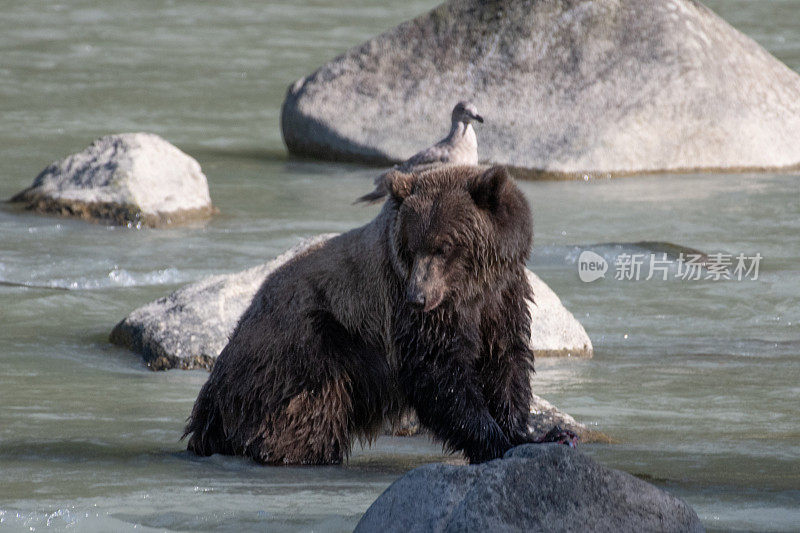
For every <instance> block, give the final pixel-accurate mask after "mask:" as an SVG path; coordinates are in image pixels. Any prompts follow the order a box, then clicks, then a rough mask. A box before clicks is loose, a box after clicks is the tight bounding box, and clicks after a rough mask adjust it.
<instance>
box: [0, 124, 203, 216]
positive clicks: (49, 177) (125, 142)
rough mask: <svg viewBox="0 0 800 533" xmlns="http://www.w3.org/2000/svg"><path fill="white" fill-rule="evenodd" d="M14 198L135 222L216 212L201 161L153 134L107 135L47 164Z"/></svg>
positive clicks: (37, 207)
mask: <svg viewBox="0 0 800 533" xmlns="http://www.w3.org/2000/svg"><path fill="white" fill-rule="evenodd" d="M10 201H11V202H20V203H24V204H25V207H26V208H28V209H31V210H34V211H37V212H40V213H48V214H56V215H62V216H70V217H77V218H81V219H84V220H92V221H100V222H105V223H112V224H118V225H123V226H124V225H127V226H136V227H140V226H152V227H157V226H163V225H170V224H177V223H182V222H187V221H190V220H195V219H201V218H206V217H209V216H210V215H212V214H213V213H214V211H215V209H214V207H213V206H212V205H211V198H210V197H209V194H208V183H207V181H206V177H205V175H204V174H203V172H202V171H201V170H200V165H199V164H198V163H197V161H195V160H194V159H192V158H191V157H189V156H188V155H186V154H185V153H183V152H182V151H180V150H179V149H178V148H176V147H175V146H173V145H172V144H170V143H168V142H167V141H165V140H164V139H162V138H161V137H159V136H158V135H154V134H152V133H123V134H119V135H108V136H106V137H102V138H100V139H98V140H96V141H95V142H94V143H92V145H91V146H89V147H88V148H87V149H86V150H84V151H82V152H79V153H76V154H73V155H71V156H68V157H66V158H64V159H62V160H60V161H57V162H55V163H53V164H51V165H50V166H48V167H47V168H45V169H44V170H43V171H42V172H41V173H40V174H39V175H38V176H37V177H36V179H35V180H34V182H33V185H31V186H30V187H29V188H27V189H25V190H24V191H22V192H20V193H19V194H17V195H16V196H14V197H13V198H11V200H10Z"/></svg>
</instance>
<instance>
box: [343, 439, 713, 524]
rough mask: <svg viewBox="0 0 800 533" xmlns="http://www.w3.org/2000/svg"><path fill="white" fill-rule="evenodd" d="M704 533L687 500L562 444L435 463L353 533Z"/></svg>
mask: <svg viewBox="0 0 800 533" xmlns="http://www.w3.org/2000/svg"><path fill="white" fill-rule="evenodd" d="M372 531H398V532H403V533H406V532H408V531H431V532H434V531H482V532H489V531H608V532H613V533H617V532H621V531H675V532H678V531H680V532H684V531H703V526H702V524H701V523H700V520H699V518H698V517H697V514H695V512H694V511H693V510H692V508H691V507H689V506H688V505H687V504H686V503H685V502H683V501H682V500H680V499H678V498H676V497H674V496H672V495H670V494H669V493H667V492H665V491H664V490H661V489H659V488H658V487H655V486H653V485H651V484H649V483H647V482H645V481H642V480H640V479H638V478H635V477H633V476H631V475H630V474H626V473H624V472H620V471H619V470H612V469H609V468H606V467H604V466H602V465H600V464H598V463H597V462H595V461H594V460H593V459H591V458H589V457H587V456H586V455H584V454H582V453H581V452H579V451H577V450H575V449H572V448H569V447H567V446H563V445H558V444H538V445H537V444H529V445H525V446H519V447H517V448H513V449H512V450H510V451H509V452H508V453H507V454H506V457H505V458H504V459H498V460H495V461H490V462H488V463H484V464H481V465H475V466H453V465H446V464H433V465H426V466H422V467H420V468H416V469H414V470H412V471H411V472H409V473H407V474H406V475H405V476H403V477H402V478H400V479H399V480H397V481H395V482H394V483H393V484H392V485H391V486H390V487H389V488H388V489H386V491H385V492H384V493H383V494H382V495H381V496H380V497H379V498H378V499H377V500H376V501H375V502H374V503H373V504H372V505H371V506H370V508H369V509H368V510H367V512H366V514H365V515H364V516H363V518H362V519H361V521H360V522H359V523H358V526H357V527H356V532H372Z"/></svg>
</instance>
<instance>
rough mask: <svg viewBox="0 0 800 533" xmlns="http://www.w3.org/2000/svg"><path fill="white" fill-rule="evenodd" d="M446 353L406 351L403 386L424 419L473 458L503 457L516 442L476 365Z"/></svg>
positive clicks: (451, 444)
mask: <svg viewBox="0 0 800 533" xmlns="http://www.w3.org/2000/svg"><path fill="white" fill-rule="evenodd" d="M459 360H462V361H463V359H462V358H459V357H457V356H453V357H451V356H449V354H446V353H438V354H435V353H427V354H425V355H420V354H417V356H412V357H407V358H406V359H405V361H404V363H403V364H402V365H401V369H400V386H401V388H402V390H403V393H404V394H405V396H406V398H407V399H408V401H409V402H410V403H411V406H412V407H414V409H415V410H416V411H417V416H418V417H419V421H420V423H421V424H422V425H423V426H425V427H427V428H428V429H429V430H431V431H432V432H433V433H434V435H436V437H438V438H439V439H441V440H442V441H443V442H444V443H445V445H446V446H447V447H449V448H450V449H452V450H461V451H463V452H464V455H465V456H466V457H467V459H468V460H469V461H470V463H481V462H484V461H489V460H491V459H496V458H499V457H502V456H503V454H504V453H505V452H506V451H508V450H509V449H510V448H511V442H510V441H509V440H508V437H506V435H505V433H503V430H502V429H501V428H500V426H499V425H498V423H497V421H496V420H495V419H494V418H493V417H492V415H491V414H490V413H489V410H488V408H487V406H486V402H485V400H484V398H483V394H482V393H481V390H480V384H479V382H478V379H477V375H476V374H475V372H474V370H473V369H472V368H471V367H469V366H468V365H463V364H458V361H459Z"/></svg>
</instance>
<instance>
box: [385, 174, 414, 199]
mask: <svg viewBox="0 0 800 533" xmlns="http://www.w3.org/2000/svg"><path fill="white" fill-rule="evenodd" d="M415 179H416V176H415V175H414V174H406V173H404V172H400V171H399V170H394V171H392V172H390V173H389V174H387V175H386V177H385V178H384V183H385V184H386V189H387V190H388V191H389V194H391V195H392V198H394V199H395V200H397V201H398V202H402V201H403V200H405V199H406V198H408V196H409V195H410V194H411V190H412V189H413V188H414V180H415Z"/></svg>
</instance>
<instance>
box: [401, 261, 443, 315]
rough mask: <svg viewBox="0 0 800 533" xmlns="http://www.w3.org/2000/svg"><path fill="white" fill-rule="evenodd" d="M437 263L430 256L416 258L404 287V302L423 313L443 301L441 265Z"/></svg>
mask: <svg viewBox="0 0 800 533" xmlns="http://www.w3.org/2000/svg"><path fill="white" fill-rule="evenodd" d="M439 263H440V261H437V260H436V258H435V257H432V256H427V257H420V258H417V260H416V261H414V268H413V269H412V271H411V278H410V279H409V281H408V286H407V287H406V301H408V303H410V304H411V305H412V306H414V307H416V308H417V309H422V311H424V312H425V313H427V312H428V311H432V310H434V309H436V307H438V306H439V304H440V303H442V300H444V293H445V290H444V285H445V283H444V279H443V278H442V270H443V268H442V267H443V265H440V264H439Z"/></svg>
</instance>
